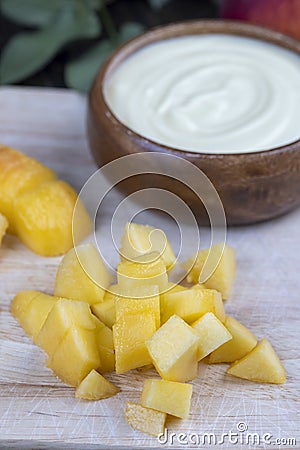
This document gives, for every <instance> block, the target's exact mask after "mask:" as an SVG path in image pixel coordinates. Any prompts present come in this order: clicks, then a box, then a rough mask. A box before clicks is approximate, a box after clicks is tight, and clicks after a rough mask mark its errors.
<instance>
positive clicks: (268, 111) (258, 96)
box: [105, 34, 300, 153]
mask: <svg viewBox="0 0 300 450" xmlns="http://www.w3.org/2000/svg"><path fill="white" fill-rule="evenodd" d="M105 98H106V101H107V103H108V105H109V106H110V108H111V110H112V112H113V113H114V114H115V115H116V116H117V118H118V119H119V120H120V121H121V122H123V123H124V124H125V125H126V126H128V127H129V128H131V129H132V130H134V131H136V132H137V133H139V134H141V135H142V136H144V137H146V138H148V139H151V140H153V141H156V142H159V143H161V144H165V145H168V146H172V147H174V148H177V149H182V150H189V151H192V152H203V153H239V152H252V151H260V150H266V149H270V148H272V147H278V146H281V145H284V144H287V143H290V142H293V141H295V140H297V139H299V138H300V56H299V55H297V54H295V53H293V52H291V51H289V50H285V49H283V48H281V47H279V46H276V45H272V44H269V43H267V42H263V41H259V40H257V39H251V38H244V37H239V36H229V35H221V34H213V35H209V34H208V35H198V36H187V37H179V38H173V39H168V40H166V41H161V42H159V43H155V44H151V45H149V46H147V47H145V48H143V49H141V50H139V51H137V52H136V53H134V54H133V55H132V56H130V57H129V58H127V59H126V60H125V61H124V62H123V63H122V64H121V65H120V66H119V67H118V68H117V69H116V70H115V71H114V73H113V74H112V76H111V78H110V79H109V80H108V81H107V84H106V88H105Z"/></svg>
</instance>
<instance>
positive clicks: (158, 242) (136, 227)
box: [120, 222, 176, 270]
mask: <svg viewBox="0 0 300 450" xmlns="http://www.w3.org/2000/svg"><path fill="white" fill-rule="evenodd" d="M121 245H122V247H121V249H120V254H121V258H122V259H128V260H132V259H136V257H138V256H141V255H143V254H146V253H151V252H158V253H159V254H160V255H161V258H162V260H163V261H164V263H165V265H166V268H167V269H168V270H169V269H171V268H172V267H174V266H175V264H176V256H175V254H174V251H173V249H172V247H171V244H170V242H169V241H168V239H167V237H166V235H165V233H164V232H163V231H162V230H160V229H158V228H154V227H151V226H149V225H141V224H138V223H133V222H131V223H127V224H126V226H125V230H124V234H123V236H122V240H121Z"/></svg>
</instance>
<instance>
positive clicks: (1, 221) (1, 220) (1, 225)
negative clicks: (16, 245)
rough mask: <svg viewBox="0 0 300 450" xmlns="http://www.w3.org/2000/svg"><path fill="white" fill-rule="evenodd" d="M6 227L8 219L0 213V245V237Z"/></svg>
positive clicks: (1, 237) (0, 238) (0, 237)
mask: <svg viewBox="0 0 300 450" xmlns="http://www.w3.org/2000/svg"><path fill="white" fill-rule="evenodd" d="M7 228H8V221H7V219H6V217H5V216H3V214H1V213H0V245H1V243H2V239H3V236H4V235H5V233H6V230H7Z"/></svg>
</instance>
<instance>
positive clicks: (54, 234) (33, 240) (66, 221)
mask: <svg viewBox="0 0 300 450" xmlns="http://www.w3.org/2000/svg"><path fill="white" fill-rule="evenodd" d="M76 201H77V194H76V192H75V191H74V190H73V189H72V188H71V186H69V185H68V184H66V183H64V182H63V181H56V180H54V181H49V182H46V183H43V184H41V185H40V186H39V187H37V188H36V189H33V190H31V191H26V192H24V193H22V194H20V195H18V197H17V198H16V199H15V201H14V219H15V228H16V232H17V235H18V236H19V238H20V239H21V241H22V242H23V244H25V245H27V247H29V248H30V249H31V250H32V251H34V252H35V253H37V254H39V255H42V256H57V255H61V254H63V253H66V252H67V251H68V250H70V249H71V248H72V247H73V236H72V221H73V211H74V207H75V204H76ZM79 216H80V218H81V222H80V225H79V224H78V228H77V237H78V238H79V236H80V237H81V239H83V238H84V237H85V236H86V235H87V234H88V233H89V232H90V226H91V223H90V218H89V216H88V214H87V212H86V210H85V208H84V206H83V205H82V204H81V212H80V214H79ZM78 223H79V221H78Z"/></svg>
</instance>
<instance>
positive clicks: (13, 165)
mask: <svg viewBox="0 0 300 450" xmlns="http://www.w3.org/2000/svg"><path fill="white" fill-rule="evenodd" d="M55 178H56V175H55V173H54V172H53V171H52V170H50V169H48V168H47V167H45V166H43V165H42V164H41V163H39V162H38V161H36V160H35V159H33V158H29V157H28V156H26V155H24V154H23V153H21V152H19V151H17V150H15V149H13V148H10V147H7V146H5V145H1V144H0V192H1V196H0V212H2V213H3V214H4V215H5V216H6V217H7V219H8V221H9V231H10V232H15V231H16V229H15V217H14V202H15V199H16V198H17V197H18V196H19V195H20V194H22V193H23V192H26V191H30V190H33V189H35V188H37V187H38V186H39V185H40V184H41V183H44V182H47V181H50V180H54V179H55Z"/></svg>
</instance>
